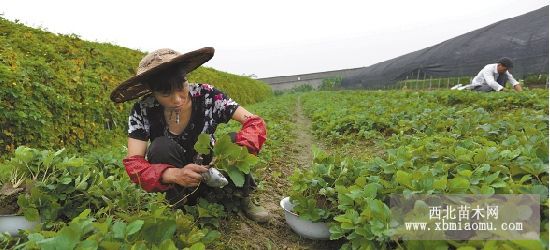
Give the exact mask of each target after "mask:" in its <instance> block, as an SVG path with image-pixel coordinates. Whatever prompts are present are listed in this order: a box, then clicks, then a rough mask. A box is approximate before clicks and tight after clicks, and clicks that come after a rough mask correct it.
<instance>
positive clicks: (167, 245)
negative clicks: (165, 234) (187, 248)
mask: <svg viewBox="0 0 550 250" xmlns="http://www.w3.org/2000/svg"><path fill="white" fill-rule="evenodd" d="M158 249H166V250H177V249H178V248H177V247H176V245H174V242H173V241H172V240H171V239H166V240H164V241H163V242H162V243H161V244H160V245H159V247H158Z"/></svg>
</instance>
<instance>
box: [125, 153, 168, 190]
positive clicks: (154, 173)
mask: <svg viewBox="0 0 550 250" xmlns="http://www.w3.org/2000/svg"><path fill="white" fill-rule="evenodd" d="M122 164H124V168H126V173H128V176H130V180H132V182H134V183H136V184H138V185H140V186H141V188H143V189H144V190H145V191H147V192H157V191H166V190H168V189H170V188H171V186H170V185H164V184H162V183H160V180H161V178H162V173H163V172H164V170H166V169H167V168H171V167H173V166H171V165H169V164H151V163H149V162H148V161H147V160H145V158H144V157H143V156H141V155H134V156H130V157H126V158H124V160H122Z"/></svg>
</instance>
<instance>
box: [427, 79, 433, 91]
mask: <svg viewBox="0 0 550 250" xmlns="http://www.w3.org/2000/svg"><path fill="white" fill-rule="evenodd" d="M428 90H432V76H430V87H428Z"/></svg>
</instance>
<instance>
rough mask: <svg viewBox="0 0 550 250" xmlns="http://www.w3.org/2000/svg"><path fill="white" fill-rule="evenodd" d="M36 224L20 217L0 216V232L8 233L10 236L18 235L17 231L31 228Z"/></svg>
mask: <svg viewBox="0 0 550 250" xmlns="http://www.w3.org/2000/svg"><path fill="white" fill-rule="evenodd" d="M36 224H38V222H35V221H28V220H27V219H25V216H22V215H0V232H2V233H3V232H8V233H9V234H10V235H11V236H15V235H17V234H18V232H19V229H21V230H26V229H31V228H33V227H34V226H35V225H36Z"/></svg>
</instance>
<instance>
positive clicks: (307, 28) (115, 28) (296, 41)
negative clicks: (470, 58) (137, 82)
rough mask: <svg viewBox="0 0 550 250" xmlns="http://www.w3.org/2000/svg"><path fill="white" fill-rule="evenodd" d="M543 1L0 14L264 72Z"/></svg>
mask: <svg viewBox="0 0 550 250" xmlns="http://www.w3.org/2000/svg"><path fill="white" fill-rule="evenodd" d="M545 5H548V1H547V0H475V1H474V0H459V1H443V0H425V1H420V0H416V1H391V0H375V1H367V0H363V1H361V0H357V1H351V0H332V1H324V0H317V1H309V0H302V1H300V0H277V1H261V0H255V1H254V0H250V1H247V0H207V1H185V0H180V1H167V0H149V1H142V0H134V1H127V0H109V1H107V0H95V1H75V0H72V1H65V0H63V1H56V0H51V1H44V0H1V1H0V13H3V17H4V18H7V19H9V20H12V21H13V20H15V19H19V20H20V22H22V23H24V24H26V25H29V26H32V27H42V28H45V29H46V30H48V31H51V32H54V33H63V34H70V33H74V34H77V35H79V36H80V37H81V38H82V39H85V40H89V41H97V42H109V43H112V44H116V45H120V46H124V47H128V48H132V49H139V50H142V51H153V50H155V49H158V48H163V47H169V48H173V49H175V50H177V51H180V52H187V51H191V50H194V49H198V48H201V47H205V46H213V47H214V48H215V49H216V55H215V56H214V58H213V59H212V60H211V61H210V62H208V63H206V64H205V65H206V66H209V67H213V68H215V69H218V70H222V71H226V72H229V73H233V74H238V75H242V74H245V75H250V74H255V75H257V76H258V77H270V76H279V75H294V74H303V73H313V72H320V71H328V70H338V69H345V68H355V67H363V66H369V65H372V64H374V63H377V62H380V61H386V60H389V59H392V58H395V57H397V56H400V55H403V54H406V53H409V52H412V51H416V50H419V49H422V48H425V47H428V46H432V45H435V44H437V43H440V42H443V41H445V40H447V39H450V38H453V37H455V36H458V35H461V34H463V33H466V32H469V31H472V30H475V29H478V28H481V27H484V26H487V25H489V24H491V23H494V22H497V21H500V20H502V19H505V18H512V17H515V16H518V15H521V14H524V13H527V12H529V11H532V10H536V9H538V8H541V7H543V6H545ZM137 63H138V62H135V64H136V66H137Z"/></svg>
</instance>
